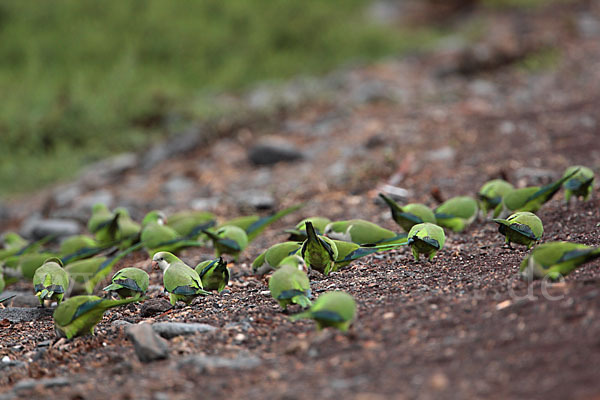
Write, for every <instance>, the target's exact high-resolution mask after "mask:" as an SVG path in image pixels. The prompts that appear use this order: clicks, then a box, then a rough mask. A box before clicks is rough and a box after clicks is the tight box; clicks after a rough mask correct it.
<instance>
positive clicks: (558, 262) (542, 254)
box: [520, 242, 600, 280]
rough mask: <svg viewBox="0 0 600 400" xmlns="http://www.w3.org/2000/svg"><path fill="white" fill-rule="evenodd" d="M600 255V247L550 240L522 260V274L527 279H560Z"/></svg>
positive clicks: (535, 248)
mask: <svg viewBox="0 0 600 400" xmlns="http://www.w3.org/2000/svg"><path fill="white" fill-rule="evenodd" d="M599 257H600V247H592V246H587V245H585V244H579V243H572V242H548V243H543V244H540V245H539V246H536V247H534V248H533V250H531V253H530V254H528V255H527V256H526V257H525V258H524V259H523V261H522V262H521V268H520V272H521V276H522V277H523V278H525V279H527V280H533V279H541V278H544V277H546V276H547V277H548V278H550V279H551V280H556V279H559V278H560V277H561V276H566V275H568V274H570V273H571V272H572V271H574V270H575V269H576V268H577V267H579V266H580V265H582V264H585V263H587V262H590V261H592V260H595V259H596V258H599Z"/></svg>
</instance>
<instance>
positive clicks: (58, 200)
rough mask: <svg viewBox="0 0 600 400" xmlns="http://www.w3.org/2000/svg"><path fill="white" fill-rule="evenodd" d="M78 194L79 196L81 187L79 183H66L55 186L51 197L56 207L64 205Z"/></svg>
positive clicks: (69, 202)
mask: <svg viewBox="0 0 600 400" xmlns="http://www.w3.org/2000/svg"><path fill="white" fill-rule="evenodd" d="M79 196H81V187H80V186H79V185H68V186H60V187H58V188H56V189H55V190H54V194H53V199H54V203H55V204H56V206H57V207H65V206H68V205H69V204H71V203H72V202H73V200H75V199H76V198H77V197H79Z"/></svg>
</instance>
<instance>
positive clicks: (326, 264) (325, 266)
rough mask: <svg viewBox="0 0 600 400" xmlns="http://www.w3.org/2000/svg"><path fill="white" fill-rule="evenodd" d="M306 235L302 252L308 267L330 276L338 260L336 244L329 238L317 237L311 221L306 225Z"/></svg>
mask: <svg viewBox="0 0 600 400" xmlns="http://www.w3.org/2000/svg"><path fill="white" fill-rule="evenodd" d="M306 235H307V238H306V240H305V241H304V243H302V248H301V250H300V252H301V254H302V258H303V259H304V261H305V262H306V266H307V267H309V268H312V269H316V270H317V271H319V272H321V273H322V274H325V275H328V274H329V271H330V270H332V269H333V268H334V263H335V260H336V259H337V258H338V250H337V247H336V246H335V243H334V242H333V240H331V239H329V238H328V237H325V236H321V235H317V233H316V232H315V228H314V227H313V225H312V223H311V222H310V221H309V222H307V223H306Z"/></svg>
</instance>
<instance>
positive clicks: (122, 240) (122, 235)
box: [114, 207, 142, 250]
mask: <svg viewBox="0 0 600 400" xmlns="http://www.w3.org/2000/svg"><path fill="white" fill-rule="evenodd" d="M114 213H115V214H117V215H118V219H117V233H116V240H117V241H118V242H119V248H120V249H121V250H125V249H127V248H129V247H131V246H133V245H134V244H135V243H137V242H138V241H139V239H140V233H141V230H142V227H141V225H140V224H138V223H137V222H135V221H134V220H133V219H132V218H131V216H130V215H129V211H127V209H126V208H125V207H117V208H115V211H114Z"/></svg>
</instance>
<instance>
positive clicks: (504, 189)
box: [477, 179, 515, 216]
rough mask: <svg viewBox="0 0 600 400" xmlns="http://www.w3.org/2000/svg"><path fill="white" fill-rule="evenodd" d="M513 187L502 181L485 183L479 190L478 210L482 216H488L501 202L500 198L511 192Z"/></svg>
mask: <svg viewBox="0 0 600 400" xmlns="http://www.w3.org/2000/svg"><path fill="white" fill-rule="evenodd" d="M514 188H515V187H514V186H513V185H512V184H510V183H508V182H506V181H505V180H504V179H492V180H491V181H487V182H486V183H484V184H483V186H481V189H479V193H477V197H479V208H480V209H481V212H482V213H483V215H484V216H487V215H488V212H489V211H490V210H493V209H495V208H496V207H497V206H498V204H500V202H501V201H502V196H504V195H505V194H506V193H508V192H510V191H511V190H513V189H514Z"/></svg>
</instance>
